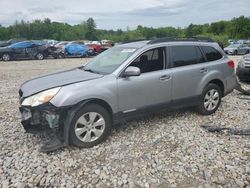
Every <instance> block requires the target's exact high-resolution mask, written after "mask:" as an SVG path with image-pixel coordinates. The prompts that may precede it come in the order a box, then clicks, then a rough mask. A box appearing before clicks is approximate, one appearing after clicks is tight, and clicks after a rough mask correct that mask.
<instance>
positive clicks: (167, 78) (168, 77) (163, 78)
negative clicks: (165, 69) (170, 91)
mask: <svg viewBox="0 0 250 188" xmlns="http://www.w3.org/2000/svg"><path fill="white" fill-rule="evenodd" d="M170 78H171V76H170V75H162V76H161V77H160V78H159V80H169V79H170Z"/></svg>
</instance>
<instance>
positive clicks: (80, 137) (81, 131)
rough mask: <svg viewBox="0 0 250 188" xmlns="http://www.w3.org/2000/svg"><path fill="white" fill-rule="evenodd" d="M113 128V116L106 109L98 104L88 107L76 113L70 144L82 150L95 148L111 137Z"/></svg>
mask: <svg viewBox="0 0 250 188" xmlns="http://www.w3.org/2000/svg"><path fill="white" fill-rule="evenodd" d="M91 116H92V118H91ZM91 119H92V120H91ZM98 121H99V123H97V122H98ZM91 122H94V123H91ZM111 126H112V121H111V116H110V114H109V112H108V111H107V110H106V109H105V108H103V107H102V106H100V105H97V104H89V105H86V106H84V107H83V108H82V109H81V110H79V111H78V112H76V114H75V116H74V117H73V119H72V121H71V123H70V128H69V142H70V144H73V145H75V146H78V147H82V148H90V147H93V146H95V145H97V144H99V143H101V142H103V141H104V140H105V139H106V138H107V137H108V136H109V135H110V132H111ZM77 132H78V133H77ZM96 134H98V135H96Z"/></svg>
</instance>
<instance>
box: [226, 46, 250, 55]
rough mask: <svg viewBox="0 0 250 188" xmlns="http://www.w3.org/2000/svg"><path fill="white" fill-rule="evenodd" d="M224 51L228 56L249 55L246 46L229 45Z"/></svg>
mask: <svg viewBox="0 0 250 188" xmlns="http://www.w3.org/2000/svg"><path fill="white" fill-rule="evenodd" d="M224 51H225V52H226V54H229V55H244V54H248V53H250V47H249V46H247V45H246V44H231V45H229V46H227V47H226V48H224Z"/></svg>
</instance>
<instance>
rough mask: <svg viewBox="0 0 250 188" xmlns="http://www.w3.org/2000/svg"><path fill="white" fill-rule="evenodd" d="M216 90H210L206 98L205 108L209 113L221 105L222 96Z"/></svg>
mask: <svg viewBox="0 0 250 188" xmlns="http://www.w3.org/2000/svg"><path fill="white" fill-rule="evenodd" d="M219 95H220V94H219V92H218V91H217V90H216V89H211V90H209V91H208V92H207V93H206V95H205V98H204V107H205V109H206V110H207V111H212V110H214V109H215V108H216V107H217V105H218V104H219V100H220V96H219Z"/></svg>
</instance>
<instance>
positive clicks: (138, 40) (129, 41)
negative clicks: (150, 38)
mask: <svg viewBox="0 0 250 188" xmlns="http://www.w3.org/2000/svg"><path fill="white" fill-rule="evenodd" d="M145 40H146V39H137V40H128V41H125V42H122V44H126V43H131V42H140V41H145Z"/></svg>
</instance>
